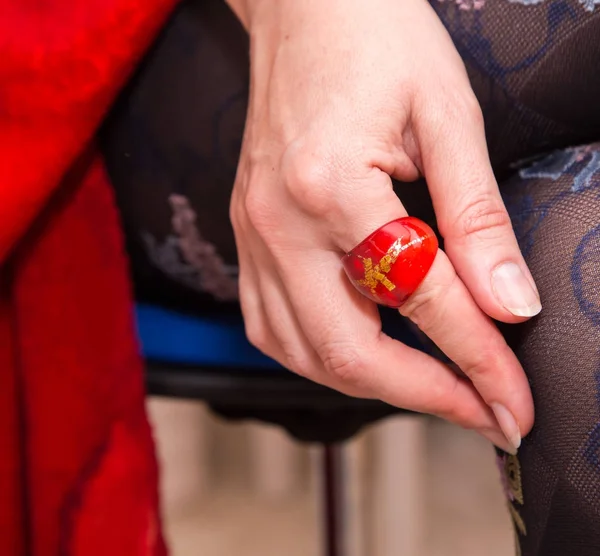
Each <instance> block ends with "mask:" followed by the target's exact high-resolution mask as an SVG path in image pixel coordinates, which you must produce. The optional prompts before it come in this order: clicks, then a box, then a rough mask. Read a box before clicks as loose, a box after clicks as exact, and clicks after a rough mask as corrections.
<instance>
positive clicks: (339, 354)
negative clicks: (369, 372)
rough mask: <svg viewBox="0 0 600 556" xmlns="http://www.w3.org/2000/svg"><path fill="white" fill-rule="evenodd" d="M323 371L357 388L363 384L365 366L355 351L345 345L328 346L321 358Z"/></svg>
mask: <svg viewBox="0 0 600 556" xmlns="http://www.w3.org/2000/svg"><path fill="white" fill-rule="evenodd" d="M322 360H323V367H324V368H325V371H326V372H327V373H328V374H329V375H331V376H333V377H334V378H336V379H337V380H340V381H342V382H344V383H346V384H351V385H354V386H359V385H361V384H362V383H363V382H364V376H365V372H364V371H365V364H364V361H363V359H362V357H361V356H360V354H359V353H358V352H357V350H355V349H353V348H351V347H350V346H347V345H342V344H339V345H332V346H329V347H328V348H327V349H326V351H325V354H324V356H323V358H322Z"/></svg>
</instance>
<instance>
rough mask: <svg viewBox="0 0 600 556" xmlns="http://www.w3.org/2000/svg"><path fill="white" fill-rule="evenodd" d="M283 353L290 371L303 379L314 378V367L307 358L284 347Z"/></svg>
mask: <svg viewBox="0 0 600 556" xmlns="http://www.w3.org/2000/svg"><path fill="white" fill-rule="evenodd" d="M284 353H285V358H286V361H287V367H288V369H289V370H290V371H292V372H294V373H296V374H297V375H299V376H301V377H304V378H311V377H312V376H314V366H313V364H312V362H311V361H310V359H309V358H308V357H305V356H304V355H301V354H299V353H298V352H297V351H295V350H291V349H288V348H286V347H284Z"/></svg>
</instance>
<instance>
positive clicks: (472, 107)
mask: <svg viewBox="0 0 600 556" xmlns="http://www.w3.org/2000/svg"><path fill="white" fill-rule="evenodd" d="M449 103H450V105H449V114H450V116H453V117H454V119H460V120H461V121H463V122H464V121H465V120H466V121H468V122H469V123H471V124H475V125H481V126H483V112H482V110H481V106H480V104H479V101H478V100H477V97H476V96H475V94H474V93H473V91H472V90H470V88H469V89H468V90H467V91H464V90H463V91H462V92H460V93H458V92H457V93H454V94H452V95H451V96H450V100H449Z"/></svg>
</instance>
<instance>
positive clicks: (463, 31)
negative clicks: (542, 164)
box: [430, 0, 600, 176]
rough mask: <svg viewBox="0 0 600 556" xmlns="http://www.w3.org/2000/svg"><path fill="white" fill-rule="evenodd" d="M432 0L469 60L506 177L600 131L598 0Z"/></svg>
mask: <svg viewBox="0 0 600 556" xmlns="http://www.w3.org/2000/svg"><path fill="white" fill-rule="evenodd" d="M430 1H431V5H432V6H433V8H434V9H435V10H436V12H437V14H438V16H439V17H440V19H441V20H442V21H443V22H444V24H445V26H446V28H447V29H448V31H449V33H450V35H451V36H452V39H453V40H454V43H455V45H456V47H457V49H458V51H459V53H460V54H461V56H462V58H463V60H464V62H465V64H466V66H467V71H468V72H469V76H470V78H471V83H472V85H473V89H474V91H475V94H476V95H477V98H478V99H479V102H480V104H481V106H482V108H483V112H484V117H485V121H486V131H487V137H488V146H489V149H490V154H491V158H492V162H493V164H494V167H495V170H496V171H497V173H498V174H499V175H500V176H503V175H506V173H507V171H508V170H509V169H510V168H509V167H510V165H511V164H512V163H513V162H514V161H515V160H517V159H519V158H523V157H527V156H530V155H535V154H538V153H540V152H543V151H546V150H548V149H552V148H558V147H563V146H568V145H576V144H581V143H587V142H591V141H594V140H597V139H598V137H600V109H599V108H598V105H597V99H598V98H600V72H599V71H598V70H597V68H598V67H599V66H600V5H597V4H599V3H598V0H430ZM595 5H597V7H596V9H595V10H594V6H595Z"/></svg>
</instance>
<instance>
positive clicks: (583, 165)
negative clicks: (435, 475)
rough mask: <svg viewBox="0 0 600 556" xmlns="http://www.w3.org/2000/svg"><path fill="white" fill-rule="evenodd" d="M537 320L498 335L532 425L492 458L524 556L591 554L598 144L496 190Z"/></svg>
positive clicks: (565, 153) (595, 535)
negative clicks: (525, 269)
mask: <svg viewBox="0 0 600 556" xmlns="http://www.w3.org/2000/svg"><path fill="white" fill-rule="evenodd" d="M502 191H503V193H504V195H505V199H506V203H507V206H508V208H509V212H510V213H511V216H512V218H513V222H514V227H515V230H516V232H517V235H518V238H519V241H520V243H521V247H522V250H523V252H524V254H525V257H526V259H527V262H528V264H529V267H530V268H531V271H532V273H533V275H534V277H535V280H536V283H537V285H538V288H539V290H540V294H541V298H542V303H543V307H544V308H543V310H542V312H541V314H540V315H539V316H538V317H536V318H534V319H533V320H532V321H530V322H528V323H527V324H524V325H520V326H511V327H509V326H507V327H506V334H507V338H508V339H509V341H510V343H511V345H512V346H513V348H514V349H515V351H516V353H517V355H518V357H519V359H520V361H521V362H522V363H523V366H524V368H525V370H526V372H527V374H528V376H529V379H530V382H531V387H532V390H533V395H534V400H535V407H536V421H535V426H534V429H533V431H532V432H531V434H530V435H529V436H528V437H527V438H525V439H524V441H523V445H522V447H521V449H520V450H519V454H518V457H512V456H506V455H502V456H500V460H499V461H500V463H501V464H502V468H503V471H504V472H505V473H506V477H505V485H506V486H507V493H508V495H509V497H510V500H511V502H510V509H511V514H512V515H513V518H514V521H515V526H516V530H517V532H518V537H519V541H520V544H521V547H522V554H523V556H567V555H571V554H573V555H577V556H596V555H597V554H600V526H599V524H600V143H598V144H592V145H589V146H583V147H578V148H572V149H566V150H559V151H555V152H553V153H551V154H550V155H548V156H546V157H544V158H542V159H540V160H538V161H536V162H534V163H533V164H531V165H529V166H527V167H526V168H523V169H521V170H520V171H519V172H518V174H517V175H515V176H514V177H513V178H511V179H510V180H508V181H507V182H506V183H505V184H503V186H502Z"/></svg>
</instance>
